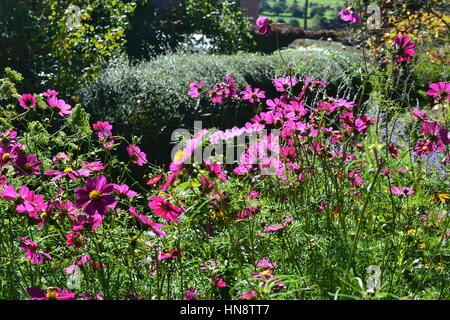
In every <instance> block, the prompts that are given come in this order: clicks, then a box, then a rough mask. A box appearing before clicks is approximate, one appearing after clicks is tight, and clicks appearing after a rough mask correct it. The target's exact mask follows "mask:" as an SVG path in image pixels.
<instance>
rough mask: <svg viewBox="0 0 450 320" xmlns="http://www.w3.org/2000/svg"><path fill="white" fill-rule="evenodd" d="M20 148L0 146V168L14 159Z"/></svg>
mask: <svg viewBox="0 0 450 320" xmlns="http://www.w3.org/2000/svg"><path fill="white" fill-rule="evenodd" d="M19 151H20V149H19V148H18V147H16V146H5V147H1V146H0V168H1V167H3V166H5V165H7V164H8V163H10V162H11V161H14V160H15V158H16V155H17V153H18V152H19Z"/></svg>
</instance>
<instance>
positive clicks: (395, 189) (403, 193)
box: [391, 187, 414, 198]
mask: <svg viewBox="0 0 450 320" xmlns="http://www.w3.org/2000/svg"><path fill="white" fill-rule="evenodd" d="M391 192H392V194H396V195H399V196H403V197H405V198H406V197H407V196H409V195H410V194H413V193H414V189H413V188H410V187H401V188H398V187H392V188H391Z"/></svg>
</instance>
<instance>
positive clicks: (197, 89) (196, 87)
mask: <svg viewBox="0 0 450 320" xmlns="http://www.w3.org/2000/svg"><path fill="white" fill-rule="evenodd" d="M203 87H205V83H204V82H203V81H200V83H199V84H197V82H194V81H193V82H191V83H190V84H189V88H190V89H189V92H188V94H189V95H190V96H191V97H192V98H198V97H200V95H201V89H202V88H203Z"/></svg>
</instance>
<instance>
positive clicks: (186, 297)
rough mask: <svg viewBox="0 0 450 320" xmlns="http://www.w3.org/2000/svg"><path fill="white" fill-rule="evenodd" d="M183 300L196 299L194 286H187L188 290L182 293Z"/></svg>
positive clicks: (196, 293) (196, 294)
mask: <svg viewBox="0 0 450 320" xmlns="http://www.w3.org/2000/svg"><path fill="white" fill-rule="evenodd" d="M183 300H198V292H197V290H195V288H189V290H188V291H186V292H185V293H184V294H183Z"/></svg>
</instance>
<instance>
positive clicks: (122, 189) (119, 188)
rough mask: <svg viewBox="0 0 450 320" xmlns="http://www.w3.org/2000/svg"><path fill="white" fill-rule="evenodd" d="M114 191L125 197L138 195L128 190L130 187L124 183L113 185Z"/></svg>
mask: <svg viewBox="0 0 450 320" xmlns="http://www.w3.org/2000/svg"><path fill="white" fill-rule="evenodd" d="M114 192H115V193H117V194H118V195H119V196H123V197H125V198H134V197H136V196H137V195H138V193H137V192H135V191H133V190H130V187H129V186H128V185H126V184H122V185H118V184H115V185H114Z"/></svg>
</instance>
